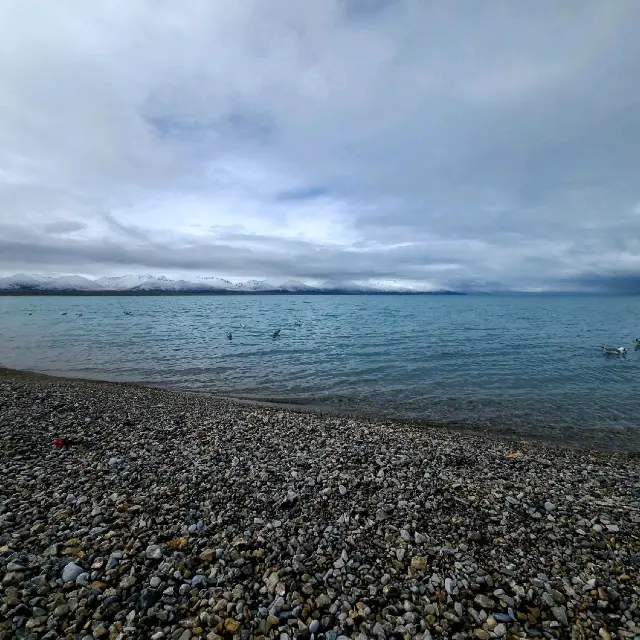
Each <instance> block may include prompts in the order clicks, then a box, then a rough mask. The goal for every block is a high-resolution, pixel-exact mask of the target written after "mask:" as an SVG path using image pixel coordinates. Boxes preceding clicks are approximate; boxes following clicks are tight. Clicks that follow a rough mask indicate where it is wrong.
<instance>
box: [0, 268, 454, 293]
mask: <svg viewBox="0 0 640 640" xmlns="http://www.w3.org/2000/svg"><path fill="white" fill-rule="evenodd" d="M0 292H3V293H12V292H13V293H28V292H33V293H47V292H51V293H56V292H57V293H77V294H82V293H130V294H135V293H140V294H144V293H220V294H222V293H239V294H242V293H244V294H270V293H271V294H277V293H344V294H347V293H353V294H356V293H423V294H424V293H453V292H451V291H446V290H433V289H432V288H429V287H428V286H427V285H423V286H420V284H417V285H416V284H411V285H408V284H406V283H402V282H400V281H393V280H389V281H368V282H358V283H355V282H346V283H339V284H335V283H322V284H313V285H312V284H307V283H305V282H302V281H300V280H286V281H285V282H270V281H268V280H248V281H247V282H238V283H235V284H234V283H232V282H230V281H229V280H224V279H223V278H216V277H213V276H212V277H196V278H191V279H189V280H186V279H179V280H172V279H171V278H167V277H166V276H154V275H150V274H146V275H127V276H105V277H102V278H96V279H95V280H92V279H90V278H85V277H83V276H76V275H71V276H43V275H26V274H23V273H19V274H17V275H14V276H9V277H6V278H0Z"/></svg>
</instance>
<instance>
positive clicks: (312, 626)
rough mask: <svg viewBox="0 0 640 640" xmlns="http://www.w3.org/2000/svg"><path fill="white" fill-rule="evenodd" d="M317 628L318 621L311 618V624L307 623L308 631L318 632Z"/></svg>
mask: <svg viewBox="0 0 640 640" xmlns="http://www.w3.org/2000/svg"><path fill="white" fill-rule="evenodd" d="M319 629H320V623H319V622H318V621H317V620H312V621H311V624H310V625H309V633H313V634H316V633H318V630H319Z"/></svg>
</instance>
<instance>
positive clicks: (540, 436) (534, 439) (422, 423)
mask: <svg viewBox="0 0 640 640" xmlns="http://www.w3.org/2000/svg"><path fill="white" fill-rule="evenodd" d="M4 376H24V377H25V378H34V379H38V378H44V379H53V380H62V381H67V382H74V383H78V384H81V383H89V384H102V385H122V386H130V387H135V388H147V389H158V390H161V391H165V392H167V393H174V394H185V395H195V396H204V397H208V398H211V399H213V400H216V401H220V402H228V403H231V404H234V405H239V406H245V407H257V408H261V409H264V410H272V411H288V412H291V413H297V414H301V415H307V414H308V415H317V416H325V417H334V418H348V419H353V420H364V421H367V422H371V423H375V424H385V425H389V424H394V425H397V426H399V427H407V428H416V429H439V430H444V431H448V432H453V433H460V434H470V435H473V434H475V435H478V436H481V437H486V438H501V439H504V440H510V441H515V442H530V443H533V444H539V445H546V446H553V447H557V448H560V449H573V450H577V451H594V452H603V453H620V454H627V455H631V456H634V455H638V454H640V435H637V434H635V433H634V432H631V431H630V430H629V429H628V428H611V429H610V430H609V431H606V430H603V429H577V428H576V427H569V426H566V427H546V428H542V427H540V426H531V427H529V428H528V430H527V431H526V432H525V431H524V429H523V428H522V427H510V426H508V425H507V424H489V423H482V422H471V421H469V422H459V421H439V420H429V419H421V418H406V417H404V418H403V417H398V416H394V415H392V414H388V415H380V414H374V413H369V412H367V411H358V410H354V409H345V408H334V407H331V406H329V405H327V404H322V403H321V402H318V403H309V402H305V401H298V400H288V399H286V398H274V399H270V398H260V397H243V396H234V395H222V394H220V395H218V394H217V393H215V392H212V391H201V390H190V389H182V388H178V387H172V386H168V385H167V386H165V385H161V384H152V383H147V382H144V381H120V380H107V379H102V378H83V377H73V376H67V375H65V374H54V373H41V372H38V371H32V370H26V369H12V368H10V367H5V366H2V365H1V364H0V379H1V378H2V377H4ZM632 439H633V442H632Z"/></svg>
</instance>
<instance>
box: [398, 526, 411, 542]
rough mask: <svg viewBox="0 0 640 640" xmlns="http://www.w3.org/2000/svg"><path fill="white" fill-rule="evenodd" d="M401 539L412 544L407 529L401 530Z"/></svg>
mask: <svg viewBox="0 0 640 640" xmlns="http://www.w3.org/2000/svg"><path fill="white" fill-rule="evenodd" d="M400 537H401V538H402V539H403V540H404V541H405V542H411V534H410V533H409V532H408V531H407V530H406V529H400Z"/></svg>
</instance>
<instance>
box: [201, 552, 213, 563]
mask: <svg viewBox="0 0 640 640" xmlns="http://www.w3.org/2000/svg"><path fill="white" fill-rule="evenodd" d="M215 555H216V552H215V550H214V549H205V550H204V551H203V552H202V553H201V554H200V556H199V557H200V560H202V562H211V561H212V560H213V558H214V556H215Z"/></svg>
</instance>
